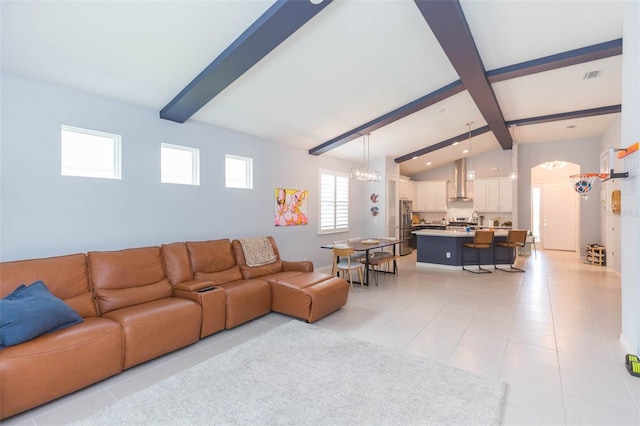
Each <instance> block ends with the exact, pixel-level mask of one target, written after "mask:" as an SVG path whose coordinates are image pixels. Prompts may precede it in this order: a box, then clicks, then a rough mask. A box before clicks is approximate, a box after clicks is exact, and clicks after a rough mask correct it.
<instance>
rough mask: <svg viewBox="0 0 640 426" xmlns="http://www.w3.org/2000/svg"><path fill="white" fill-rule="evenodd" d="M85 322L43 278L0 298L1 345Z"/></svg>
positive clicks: (1, 347)
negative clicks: (50, 288)
mask: <svg viewBox="0 0 640 426" xmlns="http://www.w3.org/2000/svg"><path fill="white" fill-rule="evenodd" d="M80 322H82V317H81V316H80V315H78V314H77V313H76V311H74V310H73V309H71V308H70V307H69V305H67V304H66V303H64V302H63V301H62V300H60V299H58V298H57V297H56V296H54V295H53V294H51V292H50V291H49V289H48V288H47V286H46V285H44V283H43V282H42V281H36V282H35V283H33V284H31V285H30V286H25V285H24V284H22V285H20V286H19V287H18V288H16V289H15V290H14V291H13V292H12V293H11V294H9V295H8V296H7V297H5V298H4V299H0V349H4V348H5V347H7V346H13V345H17V344H19V343H22V342H26V341H27V340H31V339H33V338H35V337H38V336H40V335H42V334H45V333H50V332H52V331H56V330H61V329H63V328H66V327H70V326H72V325H74V324H78V323H80Z"/></svg>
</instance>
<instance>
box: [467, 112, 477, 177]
mask: <svg viewBox="0 0 640 426" xmlns="http://www.w3.org/2000/svg"><path fill="white" fill-rule="evenodd" d="M472 124H473V121H470V122H468V123H467V127H468V128H469V166H468V167H469V169H468V170H467V180H474V179H475V178H476V172H475V171H474V170H473V169H472V168H471V125H472Z"/></svg>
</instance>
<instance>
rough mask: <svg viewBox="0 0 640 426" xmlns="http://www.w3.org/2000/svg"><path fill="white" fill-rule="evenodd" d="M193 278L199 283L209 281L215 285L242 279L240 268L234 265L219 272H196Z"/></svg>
mask: <svg viewBox="0 0 640 426" xmlns="http://www.w3.org/2000/svg"><path fill="white" fill-rule="evenodd" d="M194 275H195V278H196V279H197V280H201V281H210V282H211V283H213V284H215V285H220V284H225V283H230V282H232V281H237V280H241V279H242V274H241V273H240V268H239V267H238V266H237V265H236V266H233V267H231V268H229V269H227V270H225V271H220V272H196V273H195V274H194Z"/></svg>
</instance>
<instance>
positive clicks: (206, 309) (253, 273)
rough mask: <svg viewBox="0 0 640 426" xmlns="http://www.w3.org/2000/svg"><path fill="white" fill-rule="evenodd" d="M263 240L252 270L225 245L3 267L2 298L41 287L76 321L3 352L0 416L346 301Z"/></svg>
mask: <svg viewBox="0 0 640 426" xmlns="http://www.w3.org/2000/svg"><path fill="white" fill-rule="evenodd" d="M269 241H270V242H271V245H272V246H273V250H274V253H275V254H276V260H275V262H272V263H270V264H267V265H261V266H258V267H249V266H248V265H246V261H245V258H244V253H243V251H242V246H241V244H240V243H239V241H237V240H235V241H233V242H231V241H230V240H228V239H221V240H211V241H198V242H176V243H172V244H163V245H162V246H161V247H142V248H132V249H125V250H118V251H91V252H89V253H87V254H74V255H68V256H59V257H51V258H44V259H32V260H22V261H14V262H3V263H0V297H5V296H6V295H8V294H9V293H11V292H12V291H13V290H14V289H15V288H16V287H18V286H19V285H20V284H27V285H28V284H31V283H33V282H35V281H38V280H42V281H43V282H45V284H46V286H47V288H48V289H49V290H50V291H51V293H53V294H54V295H55V296H56V297H58V298H60V299H62V300H63V301H64V302H65V303H67V304H68V305H69V306H71V307H72V308H73V309H74V310H75V311H76V312H77V313H78V314H79V315H80V316H82V317H83V322H82V323H79V324H76V325H73V326H70V327H68V328H65V329H62V330H59V331H55V332H51V333H48V334H44V335H41V336H39V337H36V338H35V339H32V340H29V341H27V342H24V343H21V344H18V345H15V346H10V347H7V348H5V349H3V350H0V419H5V418H7V417H10V416H13V415H15V414H18V413H20V412H23V411H26V410H28V409H30V408H34V407H36V406H38V405H41V404H43V403H45V402H49V401H51V400H53V399H56V398H58V397H61V396H63V395H66V394H68V393H71V392H74V391H76V390H79V389H81V388H83V387H86V386H89V385H91V384H93V383H96V382H99V381H100V380H103V379H105V378H107V377H110V376H113V375H115V374H118V373H120V372H121V371H123V370H124V369H128V368H131V367H133V366H135V365H137V364H140V363H142V362H145V361H148V360H151V359H153V358H155V357H158V356H160V355H163V354H165V353H168V352H171V351H173V350H176V349H178V348H181V347H184V346H187V345H189V344H192V343H195V342H197V341H198V340H199V339H200V338H203V337H206V336H208V335H210V334H213V333H215V332H218V331H221V330H223V329H225V328H227V329H229V328H233V327H236V326H238V325H240V324H243V323H245V322H247V321H250V320H252V319H254V318H257V317H260V316H262V315H264V314H266V313H268V312H271V311H275V312H281V313H284V314H287V315H291V316H294V317H297V318H301V319H303V320H306V321H308V322H314V321H317V320H318V319H320V318H322V317H324V316H326V315H329V314H330V313H332V312H334V311H336V310H338V309H340V308H341V307H342V306H344V305H345V304H346V302H347V296H348V293H349V286H348V284H347V282H346V281H345V280H343V279H342V278H337V277H332V276H330V275H328V274H322V273H317V272H314V271H313V264H312V263H311V262H308V261H303V262H287V261H283V260H282V259H281V258H280V253H279V251H278V248H277V246H276V244H275V241H274V240H273V238H272V237H269Z"/></svg>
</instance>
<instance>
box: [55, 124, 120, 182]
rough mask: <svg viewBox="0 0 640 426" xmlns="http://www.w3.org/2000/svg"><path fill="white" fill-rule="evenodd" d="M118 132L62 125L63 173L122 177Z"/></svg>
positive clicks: (67, 174)
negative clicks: (115, 133)
mask: <svg viewBox="0 0 640 426" xmlns="http://www.w3.org/2000/svg"><path fill="white" fill-rule="evenodd" d="M120 151H121V138H120V135H114V134H111V133H104V132H98V131H96V130H87V129H80V128H77V127H70V126H62V127H61V154H62V155H61V162H60V164H61V167H60V173H61V174H62V176H83V177H92V178H104V179H121V172H120V164H121V155H120Z"/></svg>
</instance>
